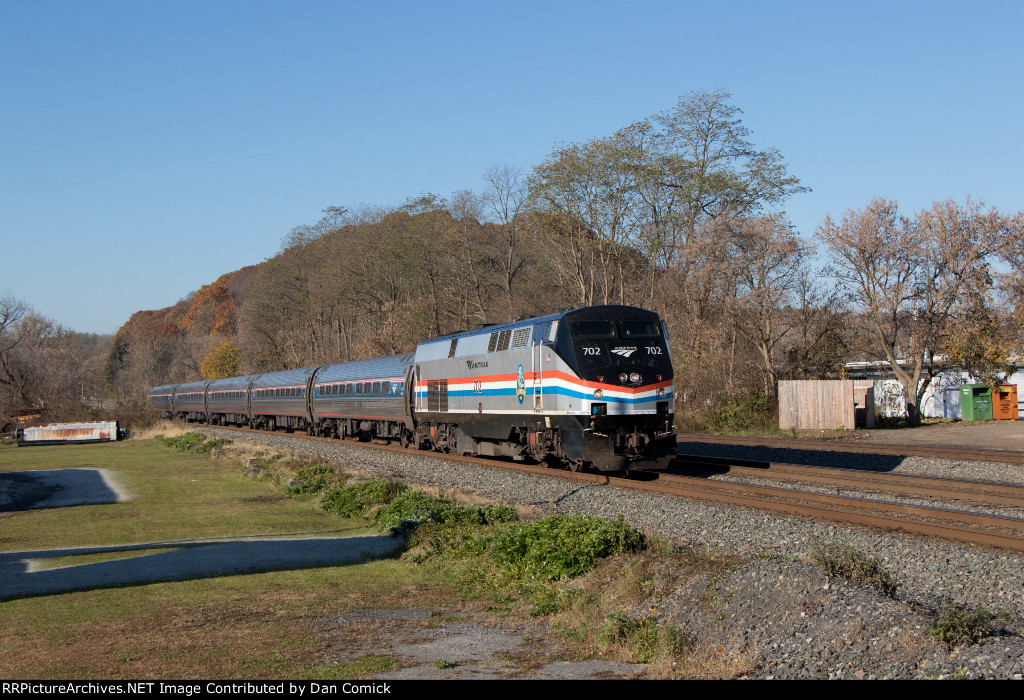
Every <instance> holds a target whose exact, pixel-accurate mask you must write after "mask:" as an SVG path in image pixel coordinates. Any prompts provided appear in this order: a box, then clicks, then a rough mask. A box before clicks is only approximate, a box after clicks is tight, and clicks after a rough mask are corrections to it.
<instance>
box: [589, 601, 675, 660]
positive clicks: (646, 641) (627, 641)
mask: <svg viewBox="0 0 1024 700" xmlns="http://www.w3.org/2000/svg"><path fill="white" fill-rule="evenodd" d="M597 638H598V642H599V643H600V644H601V645H602V646H604V647H605V648H607V647H610V646H613V645H622V646H624V647H626V648H628V649H629V650H630V651H631V652H632V653H633V655H634V657H635V658H636V660H637V661H639V662H640V663H643V664H646V663H650V662H651V661H655V660H657V659H660V658H662V657H663V656H674V655H678V654H679V653H680V652H681V650H682V646H683V644H682V637H681V636H680V634H679V631H678V630H677V629H676V628H675V627H671V626H668V625H659V624H658V619H657V618H656V617H654V616H653V615H648V616H645V617H641V618H638V619H634V620H630V619H628V618H627V617H626V616H625V615H624V614H623V613H622V612H621V611H615V612H611V613H608V614H607V615H605V620H604V624H603V625H602V626H601V630H600V632H598V636H597Z"/></svg>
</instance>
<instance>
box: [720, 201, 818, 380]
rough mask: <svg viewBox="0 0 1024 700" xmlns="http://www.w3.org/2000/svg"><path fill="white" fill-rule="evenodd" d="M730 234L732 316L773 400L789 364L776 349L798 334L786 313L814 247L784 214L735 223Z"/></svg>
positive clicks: (729, 266) (732, 223) (729, 259)
mask: <svg viewBox="0 0 1024 700" xmlns="http://www.w3.org/2000/svg"><path fill="white" fill-rule="evenodd" d="M727 230H728V243H727V247H728V261H729V262H728V273H729V274H730V276H731V277H732V278H733V279H734V280H735V296H734V297H733V298H732V300H731V303H730V304H729V305H728V307H727V308H728V313H729V317H730V319H731V321H732V324H733V327H734V328H735V329H736V331H737V332H739V333H740V334H741V335H742V336H743V337H744V338H746V339H747V341H748V342H749V343H750V344H751V345H752V346H753V348H754V350H755V351H756V353H757V356H758V359H759V361H760V364H761V369H762V371H763V373H764V385H763V388H764V392H765V394H766V395H769V396H772V397H774V396H776V393H777V386H778V379H779V373H780V369H781V366H782V364H783V363H784V362H785V360H784V358H782V357H780V356H779V354H778V349H779V348H780V347H781V345H782V342H783V340H784V339H785V338H786V336H787V335H788V334H789V333H790V332H791V331H792V330H794V328H793V327H792V326H790V325H789V324H788V323H787V319H786V309H787V308H792V306H793V305H794V297H795V296H796V294H797V293H798V292H799V291H800V288H801V284H802V282H803V280H804V276H803V275H804V273H805V271H806V265H807V260H808V257H809V255H811V253H812V252H813V248H812V246H810V245H809V244H808V243H807V242H806V241H804V240H803V239H801V238H800V236H799V235H797V233H796V232H795V231H794V230H793V228H792V225H791V224H790V223H789V221H788V220H786V218H785V217H784V215H782V214H772V215H767V216H760V217H755V218H751V219H742V220H739V221H733V222H730V223H729V224H728V225H727Z"/></svg>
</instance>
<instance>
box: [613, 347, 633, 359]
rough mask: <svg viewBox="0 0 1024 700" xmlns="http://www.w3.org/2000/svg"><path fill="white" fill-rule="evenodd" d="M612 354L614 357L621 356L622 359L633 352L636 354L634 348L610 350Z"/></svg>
mask: <svg viewBox="0 0 1024 700" xmlns="http://www.w3.org/2000/svg"><path fill="white" fill-rule="evenodd" d="M612 352H614V353H615V354H616V355H621V356H622V357H629V356H630V355H632V354H633V353H634V352H636V348H635V347H633V348H612Z"/></svg>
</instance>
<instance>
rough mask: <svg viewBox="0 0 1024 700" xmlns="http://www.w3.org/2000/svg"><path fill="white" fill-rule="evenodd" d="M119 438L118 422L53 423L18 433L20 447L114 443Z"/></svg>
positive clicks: (25, 429)
mask: <svg viewBox="0 0 1024 700" xmlns="http://www.w3.org/2000/svg"><path fill="white" fill-rule="evenodd" d="M117 438H118V429H117V421H106V422H95V423H51V424H50V425H38V426H35V427H34V428H24V429H22V430H20V431H18V444H19V445H59V444H63V443H78V442H113V441H114V440H117Z"/></svg>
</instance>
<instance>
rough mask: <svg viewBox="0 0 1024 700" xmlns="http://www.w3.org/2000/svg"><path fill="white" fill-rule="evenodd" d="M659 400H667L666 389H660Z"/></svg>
mask: <svg viewBox="0 0 1024 700" xmlns="http://www.w3.org/2000/svg"><path fill="white" fill-rule="evenodd" d="M658 398H659V399H663V398H665V387H661V388H660V389H658Z"/></svg>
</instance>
